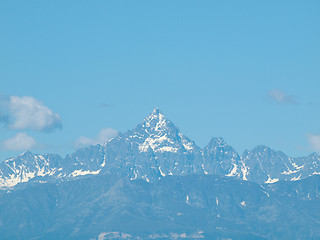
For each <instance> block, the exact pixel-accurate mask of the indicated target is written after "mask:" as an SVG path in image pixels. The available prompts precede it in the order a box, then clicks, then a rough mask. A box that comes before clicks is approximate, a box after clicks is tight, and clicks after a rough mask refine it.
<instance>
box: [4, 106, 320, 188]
mask: <svg viewBox="0 0 320 240" xmlns="http://www.w3.org/2000/svg"><path fill="white" fill-rule="evenodd" d="M105 173H108V174H120V175H121V176H126V177H128V178H129V179H131V180H135V179H143V180H145V181H147V182H154V181H157V180H159V179H160V178H162V177H164V176H167V175H176V176H183V175H189V174H215V175H219V176H227V177H233V178H237V179H242V180H245V181H251V182H256V183H259V184H262V183H275V182H277V181H280V180H285V181H296V180H300V179H304V178H307V177H309V176H312V175H315V174H320V156H319V155H317V154H316V153H313V154H311V155H309V156H307V157H300V158H291V157H288V156H287V155H286V154H284V153H283V152H281V151H274V150H272V149H270V148H269V147H267V146H263V145H260V146H257V147H255V148H254V149H252V150H251V151H248V150H247V151H245V152H244V153H243V155H242V156H240V155H239V154H238V153H237V152H236V151H235V150H234V148H233V147H232V146H230V145H228V144H227V143H226V142H225V141H224V139H222V138H212V140H211V141H210V142H209V144H208V145H207V146H205V147H204V148H203V149H202V148H200V147H198V146H197V145H196V144H195V143H194V141H192V140H190V139H189V138H188V137H186V136H185V135H184V134H182V133H181V132H180V131H179V129H178V128H177V127H176V126H175V125H174V124H173V123H172V122H171V121H170V120H168V119H167V118H166V117H165V116H164V115H163V114H162V113H161V111H160V110H159V109H154V110H153V112H152V113H151V114H150V115H149V116H147V117H146V118H145V119H144V121H143V122H142V123H141V124H139V125H138V126H137V127H136V128H135V129H133V130H130V131H127V132H126V133H120V134H119V135H118V136H117V137H115V138H113V139H111V140H109V141H107V142H106V143H105V144H103V145H96V146H90V147H87V148H83V149H80V150H78V151H76V152H75V153H73V154H71V155H68V156H66V157H65V158H62V157H60V156H58V155H54V154H47V155H40V154H33V153H31V152H25V153H23V154H21V155H19V156H17V157H14V158H10V159H7V160H5V161H3V162H2V163H0V188H3V189H4V188H8V187H13V186H16V185H17V184H20V183H26V182H48V181H55V180H57V179H72V178H77V177H78V176H84V175H88V174H91V175H95V174H105Z"/></svg>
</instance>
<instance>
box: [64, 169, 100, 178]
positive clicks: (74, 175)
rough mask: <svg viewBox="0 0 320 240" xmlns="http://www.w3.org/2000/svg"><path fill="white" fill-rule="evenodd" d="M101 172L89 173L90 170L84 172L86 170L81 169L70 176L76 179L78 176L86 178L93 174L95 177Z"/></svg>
mask: <svg viewBox="0 0 320 240" xmlns="http://www.w3.org/2000/svg"><path fill="white" fill-rule="evenodd" d="M100 171H101V169H99V170H97V171H89V170H87V171H84V170H82V169H80V170H75V171H73V172H72V173H71V174H70V176H72V177H76V176H84V175H88V174H93V175H94V174H99V173H100Z"/></svg>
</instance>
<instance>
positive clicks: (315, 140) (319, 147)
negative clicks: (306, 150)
mask: <svg viewBox="0 0 320 240" xmlns="http://www.w3.org/2000/svg"><path fill="white" fill-rule="evenodd" d="M307 138H308V141H309V145H310V148H311V150H313V151H317V152H319V151H320V135H314V134H310V133H309V134H307Z"/></svg>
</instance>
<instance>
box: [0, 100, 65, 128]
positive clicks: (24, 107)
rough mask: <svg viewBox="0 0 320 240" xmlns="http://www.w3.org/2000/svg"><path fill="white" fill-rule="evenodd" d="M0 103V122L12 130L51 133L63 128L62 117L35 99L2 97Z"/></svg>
mask: <svg viewBox="0 0 320 240" xmlns="http://www.w3.org/2000/svg"><path fill="white" fill-rule="evenodd" d="M0 101H1V103H0V107H1V108H2V111H0V116H2V117H1V118H0V120H1V119H2V122H5V123H6V125H7V126H8V127H9V128H11V129H32V130H35V131H51V130H53V129H55V128H61V127H62V122H61V118H60V115H59V114H58V113H54V112H53V111H52V110H51V109H49V108H48V107H47V106H45V105H43V104H42V102H40V101H38V100H37V99H35V98H33V97H28V96H24V97H17V96H10V97H9V98H4V97H1V98H0ZM0 110H1V109H0ZM4 112H5V113H6V114H4Z"/></svg>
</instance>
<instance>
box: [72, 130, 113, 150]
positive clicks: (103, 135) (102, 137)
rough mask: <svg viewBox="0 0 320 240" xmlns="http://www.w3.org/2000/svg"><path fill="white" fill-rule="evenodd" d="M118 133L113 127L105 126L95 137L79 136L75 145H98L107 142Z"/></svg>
mask: <svg viewBox="0 0 320 240" xmlns="http://www.w3.org/2000/svg"><path fill="white" fill-rule="evenodd" d="M117 135H118V131H117V130H115V129H112V128H104V129H102V130H101V131H100V132H99V134H98V136H97V137H95V138H87V137H83V136H81V137H79V138H78V139H77V140H76V141H75V143H74V145H75V146H76V147H85V146H89V145H97V144H103V143H105V142H107V141H108V140H109V139H111V138H113V137H116V136H117Z"/></svg>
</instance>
